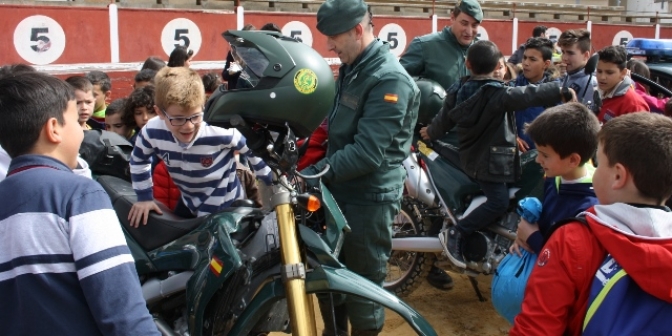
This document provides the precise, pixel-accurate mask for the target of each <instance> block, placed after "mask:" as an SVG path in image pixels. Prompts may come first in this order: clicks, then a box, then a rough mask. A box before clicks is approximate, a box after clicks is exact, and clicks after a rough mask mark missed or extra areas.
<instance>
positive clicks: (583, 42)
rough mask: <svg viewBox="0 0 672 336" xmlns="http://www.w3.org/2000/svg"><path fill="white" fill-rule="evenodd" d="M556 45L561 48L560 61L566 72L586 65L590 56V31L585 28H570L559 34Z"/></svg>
mask: <svg viewBox="0 0 672 336" xmlns="http://www.w3.org/2000/svg"><path fill="white" fill-rule="evenodd" d="M558 46H559V47H560V50H562V63H564V64H565V65H566V66H567V72H570V73H571V72H573V71H576V70H579V69H581V68H583V67H585V66H586V63H588V59H589V58H590V48H591V46H590V32H589V31H588V30H586V29H570V30H567V31H564V32H563V33H562V34H560V39H559V40H558Z"/></svg>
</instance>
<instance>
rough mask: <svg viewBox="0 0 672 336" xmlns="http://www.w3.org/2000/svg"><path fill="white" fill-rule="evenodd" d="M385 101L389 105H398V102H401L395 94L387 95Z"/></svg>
mask: <svg viewBox="0 0 672 336" xmlns="http://www.w3.org/2000/svg"><path fill="white" fill-rule="evenodd" d="M383 100H384V101H385V102H387V103H392V104H396V103H397V100H399V96H397V95H396V94H394V93H386V94H385V97H383Z"/></svg>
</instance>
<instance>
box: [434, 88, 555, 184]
mask: <svg viewBox="0 0 672 336" xmlns="http://www.w3.org/2000/svg"><path fill="white" fill-rule="evenodd" d="M463 83H465V81H464V80H463V81H460V83H458V84H456V85H454V86H453V87H451V89H449V91H448V93H447V95H446V99H445V100H444V107H443V108H442V109H441V111H440V112H439V114H438V115H437V116H436V117H434V120H432V124H431V125H429V127H428V129H427V134H428V135H429V137H430V138H431V139H433V140H434V139H439V138H441V137H442V136H443V135H444V134H445V133H446V132H447V131H449V130H452V129H453V128H454V127H455V131H456V132H457V135H458V138H459V147H460V162H461V165H462V167H461V168H462V169H463V170H464V172H465V173H466V174H467V175H469V176H470V177H472V178H474V179H476V180H481V181H487V182H503V183H511V182H515V181H517V180H518V179H519V178H520V174H521V169H520V153H519V152H518V146H517V142H516V120H515V112H514V111H516V110H522V109H525V108H528V107H532V106H539V105H549V104H555V103H558V102H560V99H561V95H560V86H559V85H558V83H555V82H553V83H544V84H541V85H538V86H537V85H528V86H521V87H506V86H495V85H489V84H486V85H484V86H483V87H482V88H481V89H479V90H478V91H476V93H474V94H473V95H472V96H471V97H469V98H468V99H466V100H465V101H463V102H461V103H460V104H459V105H457V106H455V102H456V98H455V96H456V94H457V91H458V89H459V87H458V88H456V87H457V86H459V85H463Z"/></svg>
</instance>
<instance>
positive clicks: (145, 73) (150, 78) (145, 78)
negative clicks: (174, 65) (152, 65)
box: [133, 69, 156, 89]
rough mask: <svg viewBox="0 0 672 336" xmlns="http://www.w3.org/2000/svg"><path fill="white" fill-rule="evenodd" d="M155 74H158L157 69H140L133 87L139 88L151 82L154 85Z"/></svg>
mask: <svg viewBox="0 0 672 336" xmlns="http://www.w3.org/2000/svg"><path fill="white" fill-rule="evenodd" d="M154 76H156V70H152V69H142V70H140V71H139V72H138V73H137V74H135V82H134V83H133V89H139V88H141V87H144V86H147V85H149V84H152V85H153V84H154Z"/></svg>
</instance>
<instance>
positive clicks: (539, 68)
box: [523, 37, 553, 83]
mask: <svg viewBox="0 0 672 336" xmlns="http://www.w3.org/2000/svg"><path fill="white" fill-rule="evenodd" d="M552 58H553V42H551V40H549V39H547V38H543V37H533V38H530V39H528V40H527V42H525V53H524V54H523V75H524V76H525V78H527V79H528V80H529V81H530V82H532V83H536V82H538V81H540V80H541V79H542V78H544V73H545V72H546V70H547V69H548V67H550V66H551V59H552Z"/></svg>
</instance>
